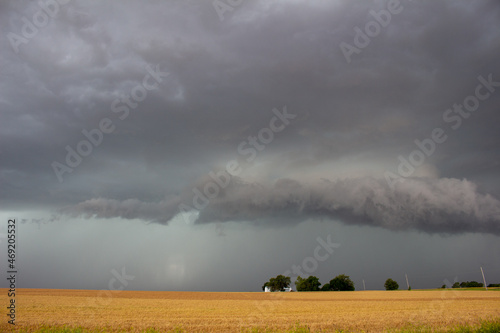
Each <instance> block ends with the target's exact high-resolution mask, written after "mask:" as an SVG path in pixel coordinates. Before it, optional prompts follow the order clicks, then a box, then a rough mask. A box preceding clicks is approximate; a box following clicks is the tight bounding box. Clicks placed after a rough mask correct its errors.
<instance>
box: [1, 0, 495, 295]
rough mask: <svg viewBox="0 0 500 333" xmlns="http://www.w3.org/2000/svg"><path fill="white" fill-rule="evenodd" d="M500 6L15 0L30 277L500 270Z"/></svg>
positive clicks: (8, 142) (14, 60)
mask: <svg viewBox="0 0 500 333" xmlns="http://www.w3.org/2000/svg"><path fill="white" fill-rule="evenodd" d="M44 4H45V5H44ZM499 22H500V4H499V3H498V2H497V1H493V0H492V1H474V2H469V1H451V0H450V1H432V2H431V1H425V2H424V1H416V0H413V1H409V0H406V1H404V0H402V1H401V2H398V1H310V0H308V1H305V0H304V1H299V0H293V1H292V0H290V1H284V0H283V1H236V0H235V1H225V0H220V1H218V0H217V1H194V0H193V1H188V0H186V1H141V2H138V1H106V2H89V1H78V0H70V1H68V0H64V1H63V0H59V2H55V0H52V1H49V0H42V1H41V2H36V1H2V2H1V4H0V29H1V34H0V43H1V47H0V113H1V115H0V117H1V118H0V120H1V121H0V163H1V164H0V218H1V219H2V221H3V222H2V225H3V227H1V228H0V241H2V243H3V244H4V245H5V224H6V222H7V219H8V218H16V221H17V222H18V235H17V238H18V264H19V271H20V272H21V273H20V277H19V279H20V283H21V285H19V286H20V287H39V288H93V289H107V288H109V287H108V286H109V281H110V280H111V279H113V276H114V275H116V274H117V273H116V272H122V274H123V272H126V274H127V275H129V278H130V280H129V281H128V282H127V283H126V285H125V286H124V288H125V289H142V290H207V291H209V290H216V291H258V290H260V287H261V286H262V284H263V283H264V282H265V281H267V280H268V279H269V278H270V277H273V276H276V275H278V274H282V273H285V272H287V271H294V272H291V273H290V274H289V275H290V276H292V277H293V278H294V277H295V276H296V275H297V274H298V273H297V272H299V270H300V272H301V273H300V274H301V275H303V277H304V276H308V275H315V276H318V277H319V278H320V281H321V282H322V283H326V282H328V281H329V280H330V279H331V278H333V277H334V276H336V275H338V274H342V273H344V274H347V275H350V276H351V278H352V279H353V280H354V282H355V284H356V288H357V289H362V288H363V284H362V281H363V280H365V283H366V287H367V289H382V288H383V283H384V281H385V279H387V278H389V277H391V278H393V279H395V280H397V281H398V282H399V283H400V285H401V286H403V285H405V284H406V283H405V281H404V275H405V273H407V274H408V276H409V278H410V284H411V285H412V287H413V288H432V287H439V286H441V285H442V284H448V285H450V284H451V283H453V281H454V280H455V281H457V280H458V281H464V280H477V281H480V280H481V279H482V278H481V274H480V270H479V267H480V266H482V267H483V268H484V270H485V273H486V278H487V282H488V283H500V264H499V262H498V259H497V258H498V255H499V254H500V242H499V237H500V149H499V147H500V134H499V133H500V132H499V131H498V126H499V124H500V114H499V111H500V110H499V108H500V64H499V62H498V56H499V54H500V29H499ZM325 244H327V245H325ZM328 244H329V245H328ZM317 249H319V250H317ZM2 253H3V252H2ZM4 263H5V258H4V259H2V265H4ZM3 267H4V266H3ZM293 267H295V268H293ZM132 276H133V278H131V277H132ZM1 283H2V284H1V286H6V284H5V281H4V280H2V282H1Z"/></svg>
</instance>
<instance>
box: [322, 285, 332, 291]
mask: <svg viewBox="0 0 500 333" xmlns="http://www.w3.org/2000/svg"><path fill="white" fill-rule="evenodd" d="M321 291H330V284H329V283H325V284H324V285H323V287H321Z"/></svg>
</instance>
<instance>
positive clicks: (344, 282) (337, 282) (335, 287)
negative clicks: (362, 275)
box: [321, 274, 354, 291]
mask: <svg viewBox="0 0 500 333" xmlns="http://www.w3.org/2000/svg"><path fill="white" fill-rule="evenodd" d="M321 290H323V288H321ZM325 290H331V291H353V290H354V282H352V280H351V278H350V277H349V276H347V275H345V274H340V275H337V276H336V277H335V278H333V279H331V280H330V282H329V283H328V289H326V288H325Z"/></svg>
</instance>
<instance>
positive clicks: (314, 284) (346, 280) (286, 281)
mask: <svg viewBox="0 0 500 333" xmlns="http://www.w3.org/2000/svg"><path fill="white" fill-rule="evenodd" d="M290 284H291V279H290V277H288V276H283V275H278V276H277V277H274V278H271V279H269V281H268V282H266V283H264V285H263V286H262V290H265V288H266V287H268V288H269V289H270V290H271V291H284V290H285V288H288V287H289V286H290ZM295 286H296V287H297V291H353V290H354V282H352V280H351V278H350V277H349V276H347V275H345V274H340V275H337V276H336V277H335V278H333V279H331V280H330V282H328V283H325V284H324V285H323V286H321V282H319V279H318V278H317V277H316V276H309V277H307V278H302V277H300V276H298V277H297V280H296V281H295Z"/></svg>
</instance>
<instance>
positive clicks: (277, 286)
mask: <svg viewBox="0 0 500 333" xmlns="http://www.w3.org/2000/svg"><path fill="white" fill-rule="evenodd" d="M291 283H292V281H291V278H290V277H289V276H284V275H278V276H276V277H274V278H271V279H269V281H267V282H266V283H264V285H263V286H262V290H265V288H266V287H268V288H269V289H270V290H271V291H285V288H288V287H290V285H291ZM483 286H484V284H482V283H480V282H477V281H466V282H455V283H454V284H453V286H452V288H480V287H483ZM295 287H296V289H297V291H354V290H355V288H354V282H352V280H351V278H350V277H349V276H348V275H345V274H340V275H337V276H336V277H334V278H333V279H331V280H330V281H329V282H328V283H325V284H324V285H323V286H322V285H321V282H319V279H318V278H317V277H316V276H309V277H307V278H302V277H300V276H298V277H297V280H295ZM490 287H491V288H493V287H500V284H498V283H492V284H489V285H488V288H490ZM384 288H385V290H398V289H399V284H398V283H397V282H396V281H394V280H393V279H387V280H386V281H385V283H384ZM441 288H447V286H446V285H445V284H443V285H442V287H441ZM408 290H411V287H410V286H409V287H408Z"/></svg>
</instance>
